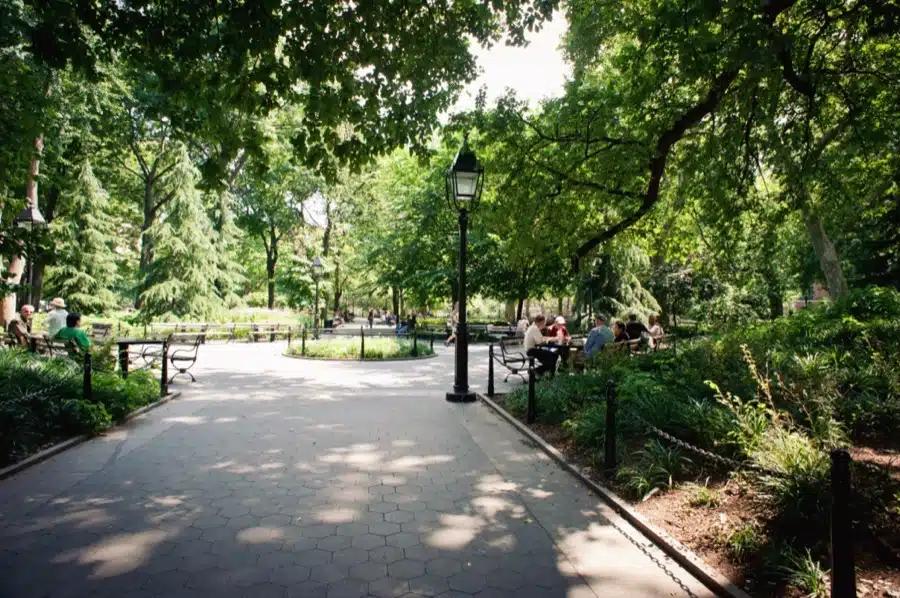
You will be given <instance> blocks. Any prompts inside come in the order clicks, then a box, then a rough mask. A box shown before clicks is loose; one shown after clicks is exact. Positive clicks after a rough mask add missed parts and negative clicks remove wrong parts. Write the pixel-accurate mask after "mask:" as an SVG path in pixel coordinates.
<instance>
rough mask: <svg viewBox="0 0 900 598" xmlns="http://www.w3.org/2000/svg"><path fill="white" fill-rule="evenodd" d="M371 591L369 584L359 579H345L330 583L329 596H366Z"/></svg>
mask: <svg viewBox="0 0 900 598" xmlns="http://www.w3.org/2000/svg"><path fill="white" fill-rule="evenodd" d="M368 593H369V584H368V583H366V582H364V581H362V580H359V579H344V580H341V581H338V582H335V583H332V584H328V590H327V592H326V596H327V597H328V598H365V597H366V596H367V595H368Z"/></svg>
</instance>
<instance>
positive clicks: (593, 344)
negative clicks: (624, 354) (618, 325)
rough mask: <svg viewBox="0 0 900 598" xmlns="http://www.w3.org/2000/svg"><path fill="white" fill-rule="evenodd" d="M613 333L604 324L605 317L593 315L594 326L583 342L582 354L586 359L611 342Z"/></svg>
mask: <svg viewBox="0 0 900 598" xmlns="http://www.w3.org/2000/svg"><path fill="white" fill-rule="evenodd" d="M613 339H614V335H613V332H612V330H610V329H609V326H607V325H606V317H605V316H603V315H601V314H597V315H596V316H594V327H593V328H592V329H591V332H590V334H588V337H587V341H585V343H584V356H585V357H586V358H588V359H590V358H591V357H593V356H594V355H596V354H597V353H599V352H600V351H602V350H603V347H604V346H605V345H606V344H607V343H611V342H613Z"/></svg>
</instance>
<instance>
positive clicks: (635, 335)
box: [625, 314, 650, 340]
mask: <svg viewBox="0 0 900 598" xmlns="http://www.w3.org/2000/svg"><path fill="white" fill-rule="evenodd" d="M625 332H626V333H627V334H628V338H629V339H631V340H636V339H639V338H641V335H643V334H645V333H646V334H647V335H648V336H649V335H650V331H649V330H647V327H646V326H644V323H643V322H638V319H637V315H635V314H628V323H627V324H625Z"/></svg>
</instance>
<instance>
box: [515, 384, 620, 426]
mask: <svg viewBox="0 0 900 598" xmlns="http://www.w3.org/2000/svg"><path fill="white" fill-rule="evenodd" d="M605 394H606V382H605V380H604V379H603V378H601V377H596V376H556V377H555V378H552V379H550V380H547V381H542V382H540V383H538V384H536V385H535V395H534V396H535V404H536V406H537V419H538V421H540V422H543V423H548V424H560V423H562V422H563V421H564V420H565V419H567V417H568V416H569V415H570V414H572V413H574V412H575V411H576V410H578V409H580V408H581V407H582V406H583V405H586V404H590V403H592V402H594V401H596V400H598V399H600V398H601V397H603V396H605ZM506 404H507V407H508V408H509V410H510V412H511V413H513V414H515V415H517V416H522V415H524V414H525V412H526V411H527V409H528V387H527V386H520V387H518V388H516V389H515V390H514V391H513V392H512V393H510V395H509V397H508V398H507V403H506Z"/></svg>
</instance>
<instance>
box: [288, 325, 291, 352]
mask: <svg viewBox="0 0 900 598" xmlns="http://www.w3.org/2000/svg"><path fill="white" fill-rule="evenodd" d="M290 346H291V327H290V326H288V347H290Z"/></svg>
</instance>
